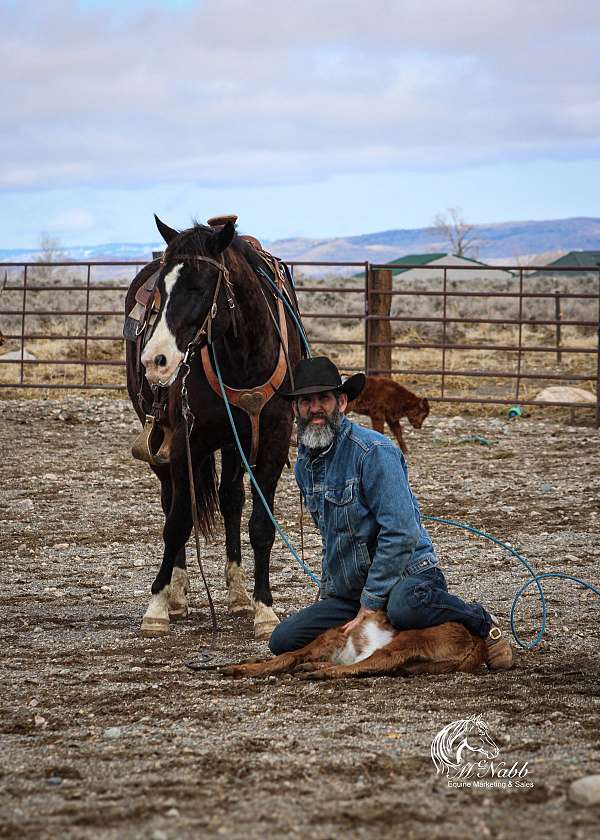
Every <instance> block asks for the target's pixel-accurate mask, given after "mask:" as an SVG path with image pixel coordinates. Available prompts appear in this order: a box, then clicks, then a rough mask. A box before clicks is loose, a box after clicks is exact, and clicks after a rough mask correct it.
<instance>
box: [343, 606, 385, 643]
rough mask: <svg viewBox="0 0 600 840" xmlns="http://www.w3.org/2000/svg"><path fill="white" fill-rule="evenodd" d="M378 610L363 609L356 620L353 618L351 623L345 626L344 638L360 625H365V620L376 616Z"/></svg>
mask: <svg viewBox="0 0 600 840" xmlns="http://www.w3.org/2000/svg"><path fill="white" fill-rule="evenodd" d="M376 612H379V611H378V610H368V609H367V608H366V607H361V608H360V609H359V611H358V613H357V614H356V618H353V619H352V621H349V622H348V623H347V624H344V626H343V628H342V629H343V631H344V636H347V635H348V633H350V632H351V631H352V630H354V628H355V627H358V626H359V625H360V624H362V623H363V621H364V620H365V618H368V617H369V616H370V615H375V613H376Z"/></svg>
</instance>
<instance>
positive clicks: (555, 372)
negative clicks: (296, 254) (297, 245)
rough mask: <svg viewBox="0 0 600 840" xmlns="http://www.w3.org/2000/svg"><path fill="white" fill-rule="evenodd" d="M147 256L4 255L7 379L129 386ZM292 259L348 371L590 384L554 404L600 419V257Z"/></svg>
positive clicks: (513, 391) (0, 352)
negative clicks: (129, 301)
mask: <svg viewBox="0 0 600 840" xmlns="http://www.w3.org/2000/svg"><path fill="white" fill-rule="evenodd" d="M143 265H144V262H143V261H131V260H122V261H111V262H100V261H87V262H52V263H38V262H6V263H1V264H0V345H2V346H0V388H3V389H29V388H32V389H83V390H122V389H124V388H125V374H124V365H125V362H124V339H123V337H122V335H121V328H122V322H123V316H124V313H123V303H124V298H125V293H126V292H127V289H128V287H129V283H130V282H131V279H132V278H133V277H134V276H135V274H136V273H137V271H139V269H140V268H141V267H142V266H143ZM288 265H289V266H290V268H291V270H292V273H293V275H294V277H295V285H296V290H297V293H298V298H299V301H300V308H301V312H302V317H303V320H304V323H305V327H306V331H307V334H308V337H309V340H310V341H311V344H312V345H313V349H316V351H317V352H320V353H326V354H329V355H331V356H332V357H333V358H334V359H335V361H336V363H337V364H338V366H339V367H340V369H341V370H342V371H344V372H346V373H351V372H353V371H356V370H366V372H367V373H368V374H370V375H384V376H401V377H403V381H405V382H406V384H408V385H411V386H413V385H418V387H419V391H420V393H423V394H426V395H427V397H428V398H429V399H430V400H433V401H439V402H447V403H461V402H462V403H478V404H500V405H502V404H507V405H512V404H518V405H536V406H541V405H542V403H540V402H536V401H535V393H533V392H532V388H533V387H534V386H536V387H537V389H538V390H541V388H542V387H543V383H546V384H547V383H551V384H561V385H564V384H565V383H571V384H574V385H580V386H581V385H582V383H583V384H587V390H588V392H593V391H594V390H595V402H582V401H581V399H579V400H578V399H570V400H569V401H564V402H563V401H548V402H544V403H543V405H552V406H561V407H565V406H567V407H570V408H571V409H575V408H587V409H588V410H589V409H592V410H593V411H594V413H595V423H596V426H597V427H598V426H600V401H599V396H598V395H599V394H600V349H599V348H600V266H599V265H595V266H589V267H582V266H577V267H573V268H566V267H562V266H561V267H560V268H556V269H553V268H551V267H550V268H549V267H548V266H527V267H523V266H514V265H503V266H497V265H493V266H492V265H486V264H479V263H473V264H468V265H464V264H459V265H454V264H452V263H451V262H450V261H449V262H448V263H447V264H432V263H429V264H425V265H419V264H401V265H394V264H377V263H370V262H331V261H326V262H300V261H290V262H288ZM334 270H335V271H334ZM311 273H312V276H311ZM119 275H121V276H119ZM319 301H321V302H323V301H324V306H325V308H323V306H322V305H321V308H320V309H319V306H320V303H319Z"/></svg>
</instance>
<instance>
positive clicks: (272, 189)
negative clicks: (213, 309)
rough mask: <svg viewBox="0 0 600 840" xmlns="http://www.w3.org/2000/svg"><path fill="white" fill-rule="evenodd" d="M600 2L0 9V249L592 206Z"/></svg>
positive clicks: (92, 3)
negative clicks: (165, 230)
mask: <svg viewBox="0 0 600 840" xmlns="http://www.w3.org/2000/svg"><path fill="white" fill-rule="evenodd" d="M599 36H600V4H596V3H589V2H583V0H572V1H571V2H569V3H568V4H567V3H565V2H564V0H545V1H544V2H543V1H542V0H539V1H538V0H525V2H523V0H520V2H516V0H504V2H497V0H487V2H485V3H480V4H473V3H472V2H471V0H468V2H467V0H445V2H442V0H428V2H426V3H425V2H417V0H371V2H370V3H369V4H365V3H364V0H344V2H342V0H296V2H288V1H287V0H286V1H285V2H284V0H279V2H274V0H254V2H253V3H248V2H246V0H220V2H218V3H209V2H198V0H162V2H152V3H150V2H147V0H135V1H134V2H131V0H130V2H128V3H126V4H125V3H122V2H121V3H116V2H109V0H54V2H53V3H52V4H48V7H47V8H46V7H41V6H40V4H39V3H37V2H33V0H19V2H11V0H8V1H7V2H0V42H1V47H2V53H3V55H5V56H8V57H9V59H8V61H7V63H6V64H7V69H6V70H5V72H3V79H2V82H1V84H2V102H3V107H2V109H0V120H1V121H2V126H1V132H0V153H1V154H0V189H1V190H2V202H0V217H1V222H2V224H1V228H0V229H1V231H2V234H1V236H0V247H1V248H11V247H15V248H16V247H25V248H28V247H35V246H36V244H37V243H38V241H39V238H40V235H41V234H42V233H48V234H50V235H51V236H54V237H56V238H57V239H58V240H60V242H61V243H62V244H64V245H82V244H97V243H101V242H111V241H129V242H143V241H146V242H147V241H152V240H156V239H157V235H156V233H155V229H154V226H153V219H152V214H153V212H157V213H158V214H159V215H161V216H162V217H163V218H164V219H165V220H166V221H168V223H169V224H171V225H172V226H173V227H185V226H187V224H188V223H189V221H190V219H191V218H192V217H197V218H199V219H200V220H204V219H206V218H207V217H208V216H210V215H213V214H215V213H219V212H236V213H237V214H238V215H239V217H240V220H239V226H240V229H241V230H243V231H245V232H252V233H254V234H256V235H258V236H260V237H261V238H263V239H266V240H272V239H277V238H284V237H290V236H311V237H321V236H323V237H325V236H335V235H344V236H345V235H349V234H354V233H364V232H369V231H376V230H382V229H388V228H396V227H420V226H424V225H428V224H430V223H431V221H432V219H433V217H434V216H435V215H436V213H439V212H440V211H443V210H444V209H445V208H447V207H449V206H452V207H456V206H458V207H461V208H462V210H463V214H464V216H465V218H467V219H468V220H469V221H472V222H494V221H506V220H511V219H513V220H514V219H544V218H565V217H568V216H586V215H587V216H599V215H600V212H599V205H598V194H599V192H600V55H599V51H598V49H597V44H598V43H599V41H600V39H599Z"/></svg>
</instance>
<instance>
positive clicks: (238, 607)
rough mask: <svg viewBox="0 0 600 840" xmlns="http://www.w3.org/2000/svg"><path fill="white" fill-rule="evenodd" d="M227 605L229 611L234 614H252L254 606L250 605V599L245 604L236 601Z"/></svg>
mask: <svg viewBox="0 0 600 840" xmlns="http://www.w3.org/2000/svg"><path fill="white" fill-rule="evenodd" d="M228 606H229V612H232V613H233V614H234V615H241V614H244V615H254V607H253V606H252V603H251V601H250V600H249V601H248V603H247V604H245V603H243V602H239V601H238V602H237V603H235V604H229V605H228Z"/></svg>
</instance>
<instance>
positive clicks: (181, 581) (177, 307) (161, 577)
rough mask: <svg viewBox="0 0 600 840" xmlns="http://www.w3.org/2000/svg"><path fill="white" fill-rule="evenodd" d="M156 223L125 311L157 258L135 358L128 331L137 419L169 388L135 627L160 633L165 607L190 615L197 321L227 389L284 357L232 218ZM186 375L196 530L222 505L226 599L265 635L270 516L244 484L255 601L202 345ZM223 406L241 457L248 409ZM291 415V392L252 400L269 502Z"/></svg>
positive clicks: (219, 407) (235, 487)
mask: <svg viewBox="0 0 600 840" xmlns="http://www.w3.org/2000/svg"><path fill="white" fill-rule="evenodd" d="M157 226H158V229H159V232H160V234H161V235H162V237H163V239H164V240H165V242H166V243H167V249H166V251H165V254H164V257H163V260H162V263H161V264H158V263H156V262H155V263H152V264H150V265H149V266H146V267H145V268H144V269H142V271H141V272H140V273H139V274H138V275H137V277H135V278H134V280H133V282H132V285H131V287H130V289H129V291H128V293H127V299H126V304H125V307H126V314H127V313H130V312H131V311H132V308H133V306H134V304H135V293H136V291H137V290H138V289H139V288H140V287H141V286H142V284H143V283H145V282H146V281H147V280H148V277H149V276H150V275H151V274H152V273H153V272H156V271H157V269H159V271H160V273H159V275H158V281H157V286H156V292H157V294H156V296H155V307H156V318H155V321H154V324H153V326H152V328H151V331H149V336H148V337H147V339H146V341H145V345H144V347H143V352H142V354H141V364H140V360H139V359H138V358H137V353H136V347H135V344H133V343H132V342H129V341H128V342H126V344H127V388H128V392H129V396H130V398H131V401H132V403H133V406H134V408H135V410H136V412H137V414H138V416H139V417H140V420H142V421H144V416H145V414H147V413H148V411H149V407H150V406H152V403H153V392H152V386H154V388H155V389H156V387H157V386H159V385H160V386H162V387H163V388H166V389H167V400H166V408H165V418H166V420H165V423H166V426H167V428H168V430H169V434H171V433H172V438H171V442H170V458H169V462H168V463H166V464H160V465H156V464H155V465H152V469H153V471H154V472H155V474H156V475H157V477H158V478H159V480H160V484H161V504H162V508H163V512H164V515H165V524H164V530H163V539H164V553H163V558H162V563H161V566H160V569H159V571H158V575H157V577H156V580H155V581H154V583H153V584H152V596H151V600H150V604H149V606H148V609H147V611H146V613H145V615H144V618H143V621H142V632H143V633H144V634H146V635H160V634H163V633H167V632H168V631H169V617H171V618H174V617H181V616H185V615H187V599H186V594H187V588H188V578H187V572H186V563H185V545H186V542H187V540H188V538H189V536H190V534H191V531H192V524H193V523H192V509H191V502H190V487H189V482H188V472H187V460H186V437H185V426H184V423H183V419H182V398H181V379H182V375H183V372H184V371H185V369H186V365H185V363H184V364H182V362H184V361H185V360H184V356H185V354H186V349H187V347H188V345H189V344H190V342H192V341H193V340H194V338H198V328H199V327H200V326H201V325H202V324H206V323H207V319H208V322H209V326H210V329H209V333H210V340H211V342H212V344H211V350H210V352H211V353H212V352H213V350H214V354H215V355H216V357H217V361H218V365H219V368H220V371H221V374H222V378H223V381H224V383H226V385H227V386H229V387H231V388H235V389H243V388H251V387H254V386H258V385H261V384H262V383H264V382H266V381H267V380H269V378H270V377H271V375H272V373H273V371H274V369H275V367H276V365H277V363H278V358H279V359H281V358H282V357H281V351H280V344H281V342H280V335H279V333H281V332H282V330H280V329H279V328H278V326H277V305H276V300H275V296H274V295H273V294H272V293H270V291H269V288H268V284H267V285H265V283H264V282H263V281H262V280H261V279H260V278H259V277H258V276H257V267H258V265H259V262H260V257H259V255H258V254H257V252H256V251H255V250H254V249H253V248H252V247H251V245H249V244H248V243H247V242H246V241H244V240H243V239H242V238H241V237H239V236H237V234H236V232H235V227H234V225H233V224H232V223H231V222H228V223H227V224H224V225H221V226H218V227H214V228H211V227H207V226H204V225H200V224H195V225H194V226H193V227H192V228H190V229H188V230H184V231H182V232H178V231H176V230H173V229H172V228H170V227H168V226H167V225H165V224H164V223H162V222H161V221H160V220H159V219H157ZM223 268H226V269H227V272H228V282H221V280H223V277H222V275H223ZM292 297H293V292H292ZM285 317H286V323H287V333H288V353H287V356H288V361H289V365H291V367H292V369H293V367H294V366H295V365H296V363H297V362H298V360H299V359H300V357H301V344H300V336H299V334H298V331H297V328H296V326H295V324H294V321H293V320H292V318H291V316H290V314H289V312H287V311H286V313H285ZM207 340H208V338H207V336H203V337H202V338H201V339H200V344H206V342H207ZM213 361H214V358H213ZM213 368H214V365H213ZM186 385H187V394H188V396H187V399H188V402H189V407H190V409H191V412H192V415H193V418H194V421H193V427H192V432H191V435H190V449H191V454H192V461H193V466H194V485H195V490H196V497H197V510H198V516H199V521H200V526H201V530H202V532H203V534H204V536H209V535H210V534H211V533H212V530H213V526H214V523H215V517H216V513H217V510H218V509H220V512H221V514H222V516H223V519H224V525H225V550H226V563H225V579H226V583H227V589H228V606H229V609H230V610H232V611H233V612H243V611H249V612H253V614H254V633H255V636H256V638H260V639H266V638H268V637H269V635H270V634H271V632H272V630H273V628H274V627H275V626H276V624H277V623H278V618H277V615H276V614H275V612H274V610H273V608H272V604H273V598H272V595H271V589H270V585H269V560H270V554H271V548H272V546H273V542H274V537H275V528H274V526H273V524H272V522H271V520H270V518H269V516H268V514H267V512H266V511H265V509H264V507H263V505H262V503H261V501H260V499H259V497H258V494H257V493H256V491H255V489H254V487H253V486H252V514H251V517H250V521H249V532H250V543H251V546H252V549H253V552H254V593H253V599H252V601H251V600H250V598H249V597H248V594H247V592H246V587H245V575H244V571H243V568H242V565H241V561H242V551H241V543H240V523H241V516H242V508H243V506H244V484H243V476H244V469H243V467H242V463H241V458H240V455H239V452H238V450H237V448H236V446H235V444H234V438H233V433H232V430H231V426H230V422H229V419H228V415H227V412H226V406H225V403H224V401H223V399H222V398H221V396H219V395H217V393H215V390H214V389H213V388H212V387H211V385H210V383H209V381H208V380H207V376H206V375H205V369H204V367H203V364H202V360H201V346H199V347H198V352H197V353H196V354H195V355H194V356H193V358H192V360H191V362H190V367H189V375H188V376H187V381H186ZM280 387H281V390H283V391H285V390H289V389H290V382H289V372H287V370H286V373H285V379H284V381H283V382H282V383H281V386H280ZM231 410H232V413H233V418H234V421H235V425H236V428H237V430H238V434H239V436H240V441H241V444H242V447H243V449H244V452H245V454H246V455H247V457H248V458H249V454H248V453H249V452H250V449H251V441H252V435H251V423H250V418H249V415H248V414H247V413H246V412H245V411H243V410H242V409H240V408H237V407H232V409H231ZM292 426H293V418H292V412H291V407H290V404H289V402H288V401H286V400H284V399H282V398H281V397H280V396H279V395H278V394H277V393H275V394H274V395H273V396H272V398H271V399H270V400H269V401H268V402H267V403H266V405H264V407H263V408H262V411H261V412H260V422H259V428H260V434H259V438H258V440H259V444H258V450H257V455H256V467H255V469H254V475H255V478H256V480H257V482H258V484H259V486H260V488H261V490H262V493H263V495H264V496H265V498H266V500H267V502H268V503H269V505H270V507H271V510H272V509H273V500H274V496H275V488H276V485H277V482H278V480H279V477H280V475H281V471H282V469H283V467H284V464H285V462H286V459H287V455H288V447H289V441H290V436H291V432H292ZM218 450H220V453H221V475H220V480H219V482H218V485H217V474H216V467H215V453H216V452H217V451H218Z"/></svg>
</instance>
